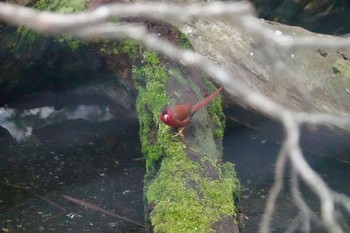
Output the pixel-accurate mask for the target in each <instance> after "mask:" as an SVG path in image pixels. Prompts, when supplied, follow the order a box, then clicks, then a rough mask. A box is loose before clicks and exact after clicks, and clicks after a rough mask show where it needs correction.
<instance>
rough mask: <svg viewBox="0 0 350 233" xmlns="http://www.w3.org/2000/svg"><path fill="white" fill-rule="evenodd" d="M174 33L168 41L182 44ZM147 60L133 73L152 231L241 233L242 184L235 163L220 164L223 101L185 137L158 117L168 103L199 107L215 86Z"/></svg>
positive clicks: (150, 56)
mask: <svg viewBox="0 0 350 233" xmlns="http://www.w3.org/2000/svg"><path fill="white" fill-rule="evenodd" d="M158 27H167V29H169V28H170V27H169V26H166V25H165V26H164V25H163V26H162V25H161V26H159V25H158ZM169 30H171V31H170V32H169V31H168V30H167V31H168V34H167V37H168V39H169V35H171V36H170V37H171V38H172V42H173V43H178V42H180V41H181V39H177V38H181V35H180V34H178V33H177V31H176V30H174V29H169ZM162 31H164V30H162ZM174 38H175V39H174ZM182 39H183V38H182ZM142 57H143V61H142V63H141V64H139V65H137V66H134V68H133V72H132V75H133V80H134V83H135V87H136V89H137V91H138V97H137V103H136V106H137V112H138V115H139V120H140V138H141V143H142V152H143V154H144V156H145V160H146V166H147V174H146V176H145V186H144V199H145V206H146V208H145V209H146V221H147V223H148V231H150V232H238V227H237V225H236V221H235V216H236V208H235V203H234V201H235V199H236V197H237V195H238V193H239V182H238V180H237V178H236V174H235V171H234V167H233V165H232V164H231V163H222V161H221V154H222V137H223V131H224V125H225V117H224V115H223V113H222V108H221V99H220V97H217V98H215V100H213V101H212V102H211V103H209V104H208V105H207V106H206V107H205V108H204V110H200V111H199V112H198V113H196V115H195V116H194V117H193V118H192V121H191V123H190V124H189V125H188V126H187V127H186V128H185V130H184V138H183V139H182V138H180V137H173V135H174V133H175V131H174V130H173V129H171V128H170V127H169V126H167V125H165V124H163V123H162V122H161V121H160V119H159V114H160V110H161V108H162V107H163V105H165V104H173V103H181V102H190V103H197V102H198V101H200V100H202V99H203V98H204V97H206V96H208V95H209V94H210V93H212V92H213V91H214V90H215V89H216V88H215V87H214V86H213V84H211V83H210V82H209V81H208V80H206V79H205V78H203V77H202V75H201V73H200V72H199V71H197V70H195V69H193V68H190V67H184V66H182V65H181V64H180V63H178V62H168V61H166V60H164V59H162V58H161V57H160V56H158V55H157V54H156V53H154V52H150V51H144V52H143V56H142Z"/></svg>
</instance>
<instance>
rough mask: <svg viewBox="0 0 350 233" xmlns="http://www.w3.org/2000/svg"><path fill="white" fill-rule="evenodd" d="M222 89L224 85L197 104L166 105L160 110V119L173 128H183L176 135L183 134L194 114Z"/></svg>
mask: <svg viewBox="0 0 350 233" xmlns="http://www.w3.org/2000/svg"><path fill="white" fill-rule="evenodd" d="M221 89H222V87H220V88H219V89H217V90H216V91H215V92H214V93H213V94H211V95H210V96H208V97H207V98H205V99H204V100H202V101H201V102H199V103H197V104H195V105H193V104H175V105H173V106H164V107H163V108H162V111H161V112H160V120H161V121H163V122H164V123H165V124H167V125H169V126H171V127H173V128H182V129H180V131H179V133H178V134H176V136H177V135H179V134H180V135H182V130H183V129H184V127H185V126H186V125H188V124H189V123H190V121H191V118H192V116H193V115H194V114H195V113H196V112H197V111H198V110H199V109H201V108H202V107H203V106H204V105H206V104H207V103H208V102H209V101H211V100H212V99H214V98H215V97H216V96H217V95H218V94H219V92H220V91H221Z"/></svg>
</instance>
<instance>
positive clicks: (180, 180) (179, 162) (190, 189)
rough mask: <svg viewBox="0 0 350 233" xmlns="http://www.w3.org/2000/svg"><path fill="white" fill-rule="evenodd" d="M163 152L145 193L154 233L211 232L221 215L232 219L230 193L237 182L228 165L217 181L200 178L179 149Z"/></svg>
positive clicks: (232, 205)
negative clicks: (152, 204)
mask: <svg viewBox="0 0 350 233" xmlns="http://www.w3.org/2000/svg"><path fill="white" fill-rule="evenodd" d="M166 153H167V155H168V156H167V157H165V158H164V159H163V162H162V166H161V168H160V171H159V176H158V177H157V178H156V179H155V180H154V181H153V182H152V184H151V185H150V186H149V187H148V191H147V193H146V195H147V200H148V202H149V203H152V202H155V207H154V209H153V211H152V215H151V221H152V225H153V226H155V228H154V231H155V232H214V231H213V229H211V226H212V224H213V223H215V222H216V221H218V220H220V218H221V217H222V216H225V215H226V216H235V208H234V204H233V203H234V194H236V193H234V192H233V191H238V190H239V183H238V181H237V178H236V174H235V172H234V170H233V166H232V164H229V163H227V164H224V165H223V166H222V168H221V179H219V180H212V179H210V178H203V176H202V169H203V168H202V167H201V166H200V165H199V164H198V163H195V162H192V161H189V160H188V159H187V158H186V155H185V153H184V152H183V150H182V148H181V147H177V150H176V151H172V152H170V151H166ZM219 170H220V169H219ZM188 177H191V179H192V180H190V181H189V178H188Z"/></svg>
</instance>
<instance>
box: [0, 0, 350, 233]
mask: <svg viewBox="0 0 350 233" xmlns="http://www.w3.org/2000/svg"><path fill="white" fill-rule="evenodd" d="M253 14H254V10H253V7H252V5H251V4H250V3H249V2H248V1H240V2H234V3H223V2H212V3H207V4H195V5H170V4H167V3H145V4H132V5H131V4H129V5H125V4H112V5H108V6H102V7H99V8H97V9H96V10H93V11H91V12H85V13H78V14H65V15H63V14H57V13H48V12H38V11H35V10H32V9H29V8H24V7H19V6H14V5H10V4H5V3H1V2H0V20H3V21H5V22H8V23H10V24H15V25H24V26H27V27H29V28H31V29H33V30H36V31H38V32H43V33H48V34H54V35H68V36H73V37H76V38H80V39H91V38H109V39H118V38H123V37H128V38H132V39H134V40H136V41H138V42H139V43H141V44H143V45H145V46H147V47H148V48H150V49H153V50H155V51H158V52H160V53H162V54H164V55H166V56H168V57H169V58H171V59H175V60H180V61H181V62H182V63H184V64H187V65H190V66H194V67H196V68H199V69H201V70H203V71H204V72H205V73H206V74H208V75H209V76H211V77H213V78H214V79H215V80H216V82H218V83H220V84H221V85H222V86H224V87H225V90H226V91H227V92H228V93H229V94H231V95H233V96H235V97H238V98H239V99H240V101H241V102H242V103H244V104H245V105H247V106H249V107H251V108H254V109H255V110H257V111H259V112H261V113H263V114H265V115H267V116H269V117H271V118H274V119H276V120H277V121H279V122H281V123H282V124H283V125H284V127H285V130H286V135H287V137H286V139H285V141H284V143H283V147H282V149H281V152H280V154H279V157H278V161H277V166H276V172H275V178H276V181H275V183H274V186H273V188H272V190H271V192H270V195H269V198H268V202H267V206H266V210H265V215H264V217H263V221H262V224H261V229H260V232H262V233H263V232H264V233H265V232H268V231H269V225H270V221H271V217H272V215H273V212H274V207H275V202H276V199H277V196H278V194H279V191H280V189H281V187H282V181H283V174H284V170H285V166H286V162H287V159H288V160H289V161H290V163H291V165H292V167H293V169H294V170H293V173H292V185H294V186H295V187H294V186H293V187H292V189H291V190H292V194H293V198H294V200H295V202H296V205H297V206H298V207H299V209H300V210H301V211H302V213H303V216H304V221H306V222H305V227H306V230H308V229H309V224H310V219H316V218H317V217H316V216H315V215H314V214H313V213H312V211H311V210H310V209H309V207H308V206H307V205H306V203H305V202H304V201H303V199H302V197H301V195H299V193H298V192H299V187H298V178H301V179H303V180H304V181H305V183H306V185H308V187H310V188H311V190H313V192H314V193H315V194H316V195H317V196H318V197H319V198H320V201H321V216H320V218H321V219H322V221H323V223H324V225H325V226H326V228H327V229H328V231H329V232H334V233H341V232H343V230H342V228H341V226H340V224H339V223H338V222H337V220H336V219H335V216H336V211H335V203H338V204H340V205H342V206H344V207H345V209H346V210H347V211H348V212H350V198H349V197H347V196H345V195H341V194H338V193H335V192H333V191H332V190H331V189H330V188H329V187H328V186H327V184H326V183H325V182H324V181H323V179H322V178H321V177H320V176H319V175H318V174H317V173H316V172H315V171H314V170H313V169H312V168H311V167H310V166H309V164H308V163H307V162H306V160H305V159H304V157H303V154H302V151H301V148H300V145H299V139H300V126H301V125H302V124H310V125H329V126H337V127H341V128H345V129H350V119H349V116H336V115H331V114H322V113H300V112H295V111H293V110H291V109H289V108H287V107H285V106H283V105H281V104H278V103H276V102H274V101H272V100H271V99H269V98H267V97H266V96H264V95H262V94H260V93H258V92H254V91H253V90H251V89H250V88H248V87H247V86H246V85H245V84H244V83H243V82H242V81H240V79H239V78H238V77H236V76H235V75H234V74H231V73H229V72H226V71H225V70H223V69H221V68H220V67H219V66H217V65H215V64H214V63H213V62H211V61H209V60H208V59H206V58H205V57H203V56H201V55H199V54H197V53H194V52H192V51H188V50H183V49H180V48H178V47H176V46H174V45H172V44H170V43H169V42H167V41H165V40H163V39H161V38H160V37H158V36H157V35H154V34H151V33H150V32H149V31H147V29H146V28H145V27H144V26H143V25H140V24H135V23H123V24H115V23H111V22H110V20H111V19H113V18H114V17H143V18H148V19H154V20H160V21H166V22H169V23H172V24H178V23H188V22H189V21H190V20H194V19H196V18H197V17H213V16H220V17H224V18H226V19H228V20H229V21H231V22H232V23H234V24H236V25H238V26H240V27H241V28H242V29H244V30H246V31H248V32H250V33H251V35H252V36H253V37H254V38H255V39H256V40H259V41H261V42H262V44H265V45H267V44H268V43H271V42H272V43H274V44H275V46H277V47H279V48H280V49H285V50H289V49H293V48H300V47H308V48H317V49H319V48H330V49H333V50H335V49H342V48H350V39H349V38H348V39H345V38H336V37H331V36H325V35H322V36H321V35H315V36H294V37H291V36H288V35H276V34H275V33H274V31H273V30H271V29H270V28H268V27H267V26H266V25H264V24H263V23H261V21H260V20H258V19H256V18H255V17H254V15H253ZM266 50H267V51H265V52H267V53H270V54H269V55H270V56H272V54H271V51H269V50H268V48H267V49H266ZM277 62H278V61H277V59H274V63H275V64H276V66H277ZM293 227H294V226H293ZM293 227H292V228H290V229H294V228H293Z"/></svg>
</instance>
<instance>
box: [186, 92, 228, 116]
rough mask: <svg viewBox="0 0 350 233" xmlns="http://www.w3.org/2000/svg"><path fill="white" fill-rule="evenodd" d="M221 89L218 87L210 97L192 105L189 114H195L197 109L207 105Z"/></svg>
mask: <svg viewBox="0 0 350 233" xmlns="http://www.w3.org/2000/svg"><path fill="white" fill-rule="evenodd" d="M221 89H222V87H220V88H219V89H217V90H216V91H215V92H214V93H213V94H211V95H210V96H208V97H207V98H205V99H204V100H202V101H201V102H199V103H198V104H196V105H194V106H193V108H192V111H191V113H192V114H194V113H195V112H197V111H198V110H199V109H201V108H202V107H203V106H204V105H206V104H207V103H209V102H210V101H211V100H212V99H214V98H215V97H216V96H217V95H218V94H219V92H220V91H221Z"/></svg>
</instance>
